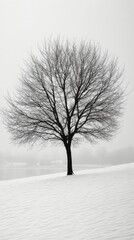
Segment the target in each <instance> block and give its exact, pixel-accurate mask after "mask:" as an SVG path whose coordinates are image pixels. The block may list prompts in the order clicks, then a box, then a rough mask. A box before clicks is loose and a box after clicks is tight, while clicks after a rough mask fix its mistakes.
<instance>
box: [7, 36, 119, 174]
mask: <svg viewBox="0 0 134 240" xmlns="http://www.w3.org/2000/svg"><path fill="white" fill-rule="evenodd" d="M121 76H122V75H121V73H120V71H119V69H118V66H117V61H116V60H110V59H109V57H108V54H107V53H102V52H101V50H100V48H99V47H97V46H95V45H93V44H91V43H85V42H82V43H80V44H78V45H76V44H75V43H70V42H68V41H66V42H61V41H59V40H56V41H51V42H50V43H49V44H47V43H45V44H44V45H43V46H42V48H40V50H39V56H38V57H36V56H34V55H33V54H31V55H30V59H29V61H28V62H27V64H26V68H25V70H23V71H22V74H21V78H20V86H19V88H18V89H17V95H16V98H14V99H12V98H11V97H10V96H9V97H8V104H9V107H8V109H7V110H5V111H4V119H5V124H6V126H7V127H8V130H9V132H11V134H12V137H13V140H15V141H17V143H19V144H24V143H27V142H28V143H35V142H36V141H37V140H41V141H43V142H44V141H52V142H53V141H54V142H55V141H56V142H62V143H63V145H64V147H65V149H66V154H67V174H68V175H72V174H73V169H72V155H71V144H72V143H78V142H79V141H80V140H83V139H84V138H85V139H86V140H88V141H90V142H94V141H96V140H98V139H105V140H109V139H111V137H112V136H113V135H114V133H115V131H116V130H117V128H118V123H119V121H118V120H119V117H120V115H121V113H122V102H123V91H122V85H121Z"/></svg>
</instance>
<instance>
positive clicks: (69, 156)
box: [65, 144, 73, 175]
mask: <svg viewBox="0 0 134 240" xmlns="http://www.w3.org/2000/svg"><path fill="white" fill-rule="evenodd" d="M65 148H66V153H67V175H73V167H72V153H71V146H70V145H69V144H67V145H66V146H65Z"/></svg>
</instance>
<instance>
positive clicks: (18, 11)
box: [0, 0, 134, 156]
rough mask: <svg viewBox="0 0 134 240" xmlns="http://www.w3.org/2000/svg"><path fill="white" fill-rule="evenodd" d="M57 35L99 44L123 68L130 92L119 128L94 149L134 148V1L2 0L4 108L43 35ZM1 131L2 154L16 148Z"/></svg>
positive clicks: (0, 102) (0, 89)
mask: <svg viewBox="0 0 134 240" xmlns="http://www.w3.org/2000/svg"><path fill="white" fill-rule="evenodd" d="M57 36H60V37H61V38H62V37H63V38H65V39H66V38H68V39H74V40H76V41H77V40H81V39H86V40H92V41H95V42H97V43H100V45H101V46H102V48H103V49H108V50H109V52H110V54H111V55H112V56H117V57H118V58H119V63H120V65H121V66H122V67H124V66H125V74H124V82H125V84H127V85H128V92H129V94H128V96H127V98H128V100H127V102H126V109H125V113H124V116H123V118H122V126H121V128H120V132H119V134H118V135H117V136H115V138H114V140H112V141H111V142H109V143H105V142H103V143H102V142H101V143H99V144H98V146H96V145H95V146H93V147H92V148H93V149H94V150H95V149H97V148H98V147H105V148H107V149H116V148H125V147H128V146H134V125H133V124H134V107H133V104H134V71H133V69H134V67H133V63H134V1H133V0H0V108H1V107H3V106H4V104H5V100H4V96H6V95H7V91H8V92H12V91H13V89H14V88H15V86H16V85H17V81H18V77H19V72H20V67H21V66H22V64H23V61H24V59H27V56H28V52H29V51H31V50H32V51H34V50H36V49H37V45H40V44H41V43H42V42H43V39H44V38H46V39H47V38H49V37H57ZM0 132H1V134H0V152H1V151H14V152H15V151H17V147H16V146H14V145H11V144H10V143H9V142H10V138H9V134H7V132H6V130H5V129H4V127H3V125H2V123H1V124H0ZM88 147H89V148H90V143H89V145H88ZM23 149H25V148H23ZM45 151H46V153H47V151H49V150H48V149H47V148H46V150H45ZM51 154H52V155H53V154H55V151H53V153H52V152H51ZM53 156H54V155H53Z"/></svg>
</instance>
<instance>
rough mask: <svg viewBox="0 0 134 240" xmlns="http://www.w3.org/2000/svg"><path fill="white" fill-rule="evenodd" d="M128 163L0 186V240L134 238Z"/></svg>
mask: <svg viewBox="0 0 134 240" xmlns="http://www.w3.org/2000/svg"><path fill="white" fill-rule="evenodd" d="M133 225H134V164H128V165H121V166H114V167H107V168H103V169H92V170H88V171H81V172H77V174H76V175H73V176H65V175H64V174H53V175H49V176H39V177H31V178H26V179H17V180H9V181H2V182H0V239H2V240H8V239H10V240H37V239H38V240H45V239H47V240H48V239H51V240H54V239H57V240H60V239H61V240H64V239H69V240H70V239H72V240H75V239H76V240H80V239H81V240H82V239H84V240H86V239H87V240H89V239H90V240H93V239H94V240H108V239H109V240H112V239H118V240H119V239H121V240H128V239H129V240H132V239H134V228H133Z"/></svg>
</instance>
